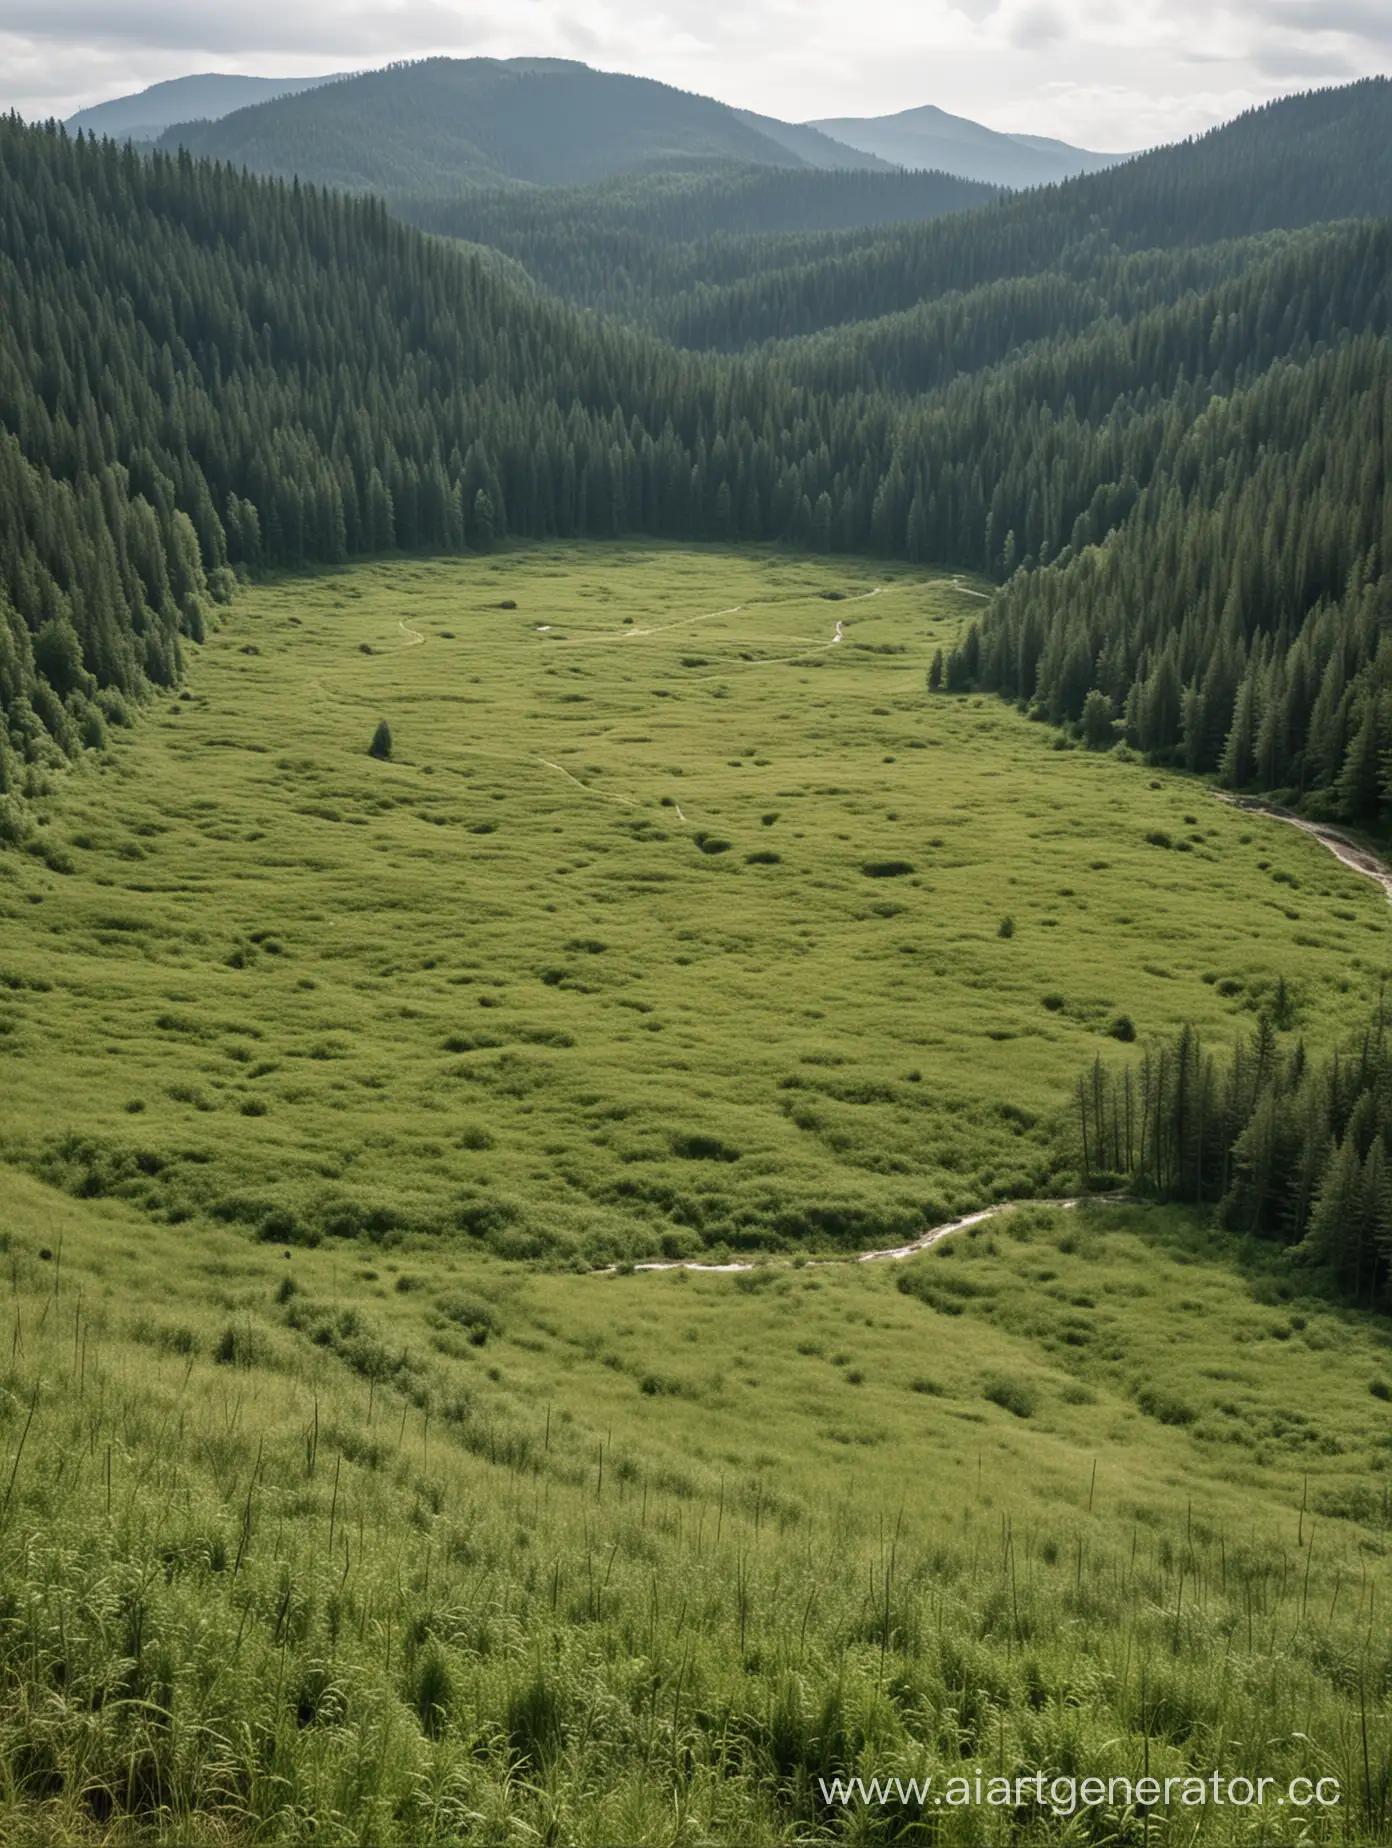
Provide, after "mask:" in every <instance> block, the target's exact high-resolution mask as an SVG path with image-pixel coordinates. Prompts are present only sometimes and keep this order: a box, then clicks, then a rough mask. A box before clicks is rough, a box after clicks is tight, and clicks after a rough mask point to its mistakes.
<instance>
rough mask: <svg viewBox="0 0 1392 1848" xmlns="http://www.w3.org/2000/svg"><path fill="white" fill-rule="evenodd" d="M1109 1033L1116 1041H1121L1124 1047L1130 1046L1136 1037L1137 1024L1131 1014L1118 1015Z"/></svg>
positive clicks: (1108, 1029) (1109, 1028)
mask: <svg viewBox="0 0 1392 1848" xmlns="http://www.w3.org/2000/svg"><path fill="white" fill-rule="evenodd" d="M1107 1031H1108V1032H1109V1033H1110V1034H1111V1036H1112V1038H1113V1039H1114V1040H1120V1041H1121V1042H1122V1044H1123V1045H1126V1046H1129V1045H1130V1044H1131V1042H1132V1040H1134V1039H1135V1037H1136V1023H1135V1021H1134V1020H1132V1018H1131V1016H1130V1015H1129V1014H1118V1015H1117V1017H1116V1019H1115V1020H1114V1021H1113V1022H1112V1024H1111V1026H1109V1027H1108V1028H1107Z"/></svg>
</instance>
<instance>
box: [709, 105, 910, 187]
mask: <svg viewBox="0 0 1392 1848" xmlns="http://www.w3.org/2000/svg"><path fill="white" fill-rule="evenodd" d="M735 114H736V115H737V116H739V117H740V118H741V120H742V121H745V122H747V123H748V124H749V126H750V127H751V128H756V129H758V131H759V133H760V134H761V135H767V136H768V138H769V140H770V141H776V142H777V143H778V145H779V147H781V148H786V149H787V151H788V152H789V153H790V154H795V155H796V156H797V158H798V160H799V161H800V162H801V163H802V164H803V165H804V166H806V167H818V168H822V169H823V170H825V171H828V172H830V171H834V170H835V171H841V172H858V173H892V172H893V171H894V165H893V163H892V162H890V161H887V160H881V159H880V157H879V156H878V155H877V154H867V153H866V152H865V151H864V149H863V148H853V147H852V146H851V145H850V143H849V142H847V141H836V140H834V139H833V138H832V137H831V136H830V135H824V134H823V133H822V131H821V129H819V128H812V127H810V126H809V125H808V124H807V123H805V122H780V121H779V120H778V119H777V117H776V116H765V115H756V114H755V112H754V111H753V110H752V109H737V110H736V111H735Z"/></svg>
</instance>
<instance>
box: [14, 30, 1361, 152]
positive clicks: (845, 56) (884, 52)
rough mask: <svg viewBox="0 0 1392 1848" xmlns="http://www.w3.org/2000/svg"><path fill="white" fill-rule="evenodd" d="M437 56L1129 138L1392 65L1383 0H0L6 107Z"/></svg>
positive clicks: (1095, 141) (1164, 132) (773, 108)
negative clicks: (202, 77) (931, 110)
mask: <svg viewBox="0 0 1392 1848" xmlns="http://www.w3.org/2000/svg"><path fill="white" fill-rule="evenodd" d="M435 52H442V53H447V54H449V55H451V56H455V57H470V56H489V57H508V56H524V55H530V56H535V55H538V54H541V55H547V56H557V57H570V58H582V59H584V60H585V61H586V62H587V63H591V64H595V65H598V66H601V67H602V68H604V69H608V70H621V71H632V72H635V73H637V74H639V75H642V76H648V77H658V78H661V79H663V80H664V81H665V82H668V83H674V84H679V85H681V86H682V87H683V88H684V89H689V90H700V91H703V92H705V93H707V94H709V95H713V96H718V97H720V98H721V99H722V100H724V101H726V102H731V103H737V104H740V105H742V106H744V107H745V108H751V109H759V110H762V111H764V112H765V113H767V114H770V115H781V116H784V117H786V118H788V119H791V120H796V121H802V120H806V119H808V118H810V117H816V116H827V115H883V114H888V113H889V112H891V111H894V110H898V109H907V108H911V107H913V106H914V105H915V104H918V103H937V104H939V105H940V106H941V107H942V108H944V109H949V110H952V111H954V112H955V113H956V114H959V115H967V116H972V117H974V118H975V119H976V120H978V121H982V122H986V123H988V124H989V125H990V126H991V127H993V128H1001V129H1014V130H1016V131H1019V132H1022V133H1029V134H1043V135H1058V136H1060V137H1062V138H1063V139H1064V140H1068V141H1073V142H1077V143H1080V144H1082V145H1084V146H1090V147H1096V148H1134V147H1141V146H1147V145H1151V144H1154V143H1156V142H1159V141H1169V140H1173V139H1175V138H1176V137H1178V136H1181V135H1185V134H1188V133H1190V132H1191V131H1193V130H1195V129H1202V128H1207V127H1209V126H1210V125H1211V124H1212V123H1214V122H1217V121H1220V120H1223V119H1225V118H1227V117H1230V116H1232V115H1235V114H1236V113H1237V112H1238V111H1239V110H1241V109H1244V108H1246V107H1247V106H1248V105H1249V104H1252V103H1255V102H1262V101H1265V100H1266V99H1267V98H1269V97H1272V96H1278V95H1283V94H1286V93H1288V92H1290V91H1292V90H1298V89H1305V88H1308V87H1310V86H1312V85H1319V84H1327V83H1340V82H1345V81H1347V80H1348V79H1350V78H1353V77H1358V76H1365V75H1368V74H1370V73H1372V72H1387V73H1392V0H853V4H849V5H848V4H847V0H504V4H503V5H502V6H501V7H500V6H498V5H497V4H496V0H495V4H492V5H485V4H484V0H234V3H232V4H229V3H228V0H216V3H211V4H210V3H209V0H0V106H2V107H6V108H17V109H19V110H20V112H21V113H22V114H24V115H27V116H43V115H51V114H52V115H59V116H67V115H69V114H71V113H72V112H73V111H74V110H75V109H78V108H81V107H82V106H83V105H84V104H87V103H92V102H100V101H102V100H104V99H105V98H107V97H110V96H119V95H122V94H125V93H126V92H128V91H131V90H138V89H143V88H144V87H145V85H146V84H150V83H156V82H158V81H159V80H161V79H162V78H167V77H179V76H185V75H188V74H189V73H192V72H196V71H209V70H219V71H244V72H249V73H258V74H264V75H269V76H308V75H314V74H318V73H319V72H325V71H339V70H354V69H366V68H368V67H370V66H372V65H374V64H381V63H385V62H387V61H388V60H390V59H395V58H413V57H421V56H424V55H426V54H429V53H435Z"/></svg>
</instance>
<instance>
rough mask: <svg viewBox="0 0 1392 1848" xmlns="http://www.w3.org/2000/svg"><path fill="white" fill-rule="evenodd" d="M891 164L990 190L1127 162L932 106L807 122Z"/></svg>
mask: <svg viewBox="0 0 1392 1848" xmlns="http://www.w3.org/2000/svg"><path fill="white" fill-rule="evenodd" d="M807 126H808V127H809V128H815V129H818V130H819V131H820V132H821V133H822V134H824V135H830V136H831V137H833V139H835V140H837V141H844V142H845V143H846V145H847V146H848V147H853V148H857V149H859V150H860V151H861V152H862V153H866V154H873V155H875V156H876V157H877V158H879V159H880V160H883V161H886V162H887V163H888V164H890V165H891V166H896V167H908V168H910V169H911V170H916V171H917V170H932V169H936V170H939V171H942V172H945V173H954V174H957V175H958V176H959V177H961V178H963V179H969V180H981V181H983V182H985V183H986V184H987V185H990V186H1009V187H1012V188H1014V189H1016V190H1024V189H1026V188H1028V187H1032V186H1049V185H1052V184H1054V183H1055V182H1056V181H1058V180H1065V179H1072V178H1074V177H1076V176H1077V175H1078V174H1081V173H1098V172H1101V171H1103V170H1104V169H1105V168H1107V167H1114V166H1117V165H1119V164H1120V163H1121V162H1123V161H1126V160H1129V159H1131V155H1130V154H1102V153H1097V152H1095V151H1093V150H1092V149H1089V148H1079V147H1074V146H1072V145H1071V144H1070V143H1069V142H1066V141H1060V140H1057V139H1055V138H1054V137H1052V136H1046V135H1013V134H1004V133H1001V132H1000V131H998V130H996V129H992V128H986V127H985V126H984V125H983V124H982V123H980V122H973V121H971V120H970V119H969V118H968V117H966V116H957V115H952V114H950V113H949V112H948V111H947V110H945V109H941V108H939V107H938V105H937V104H936V103H924V104H921V105H920V106H919V107H917V108H915V109H903V110H900V111H899V112H898V114H896V115H886V116H826V117H822V118H819V119H818V120H816V121H813V122H809V123H808V124H807Z"/></svg>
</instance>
